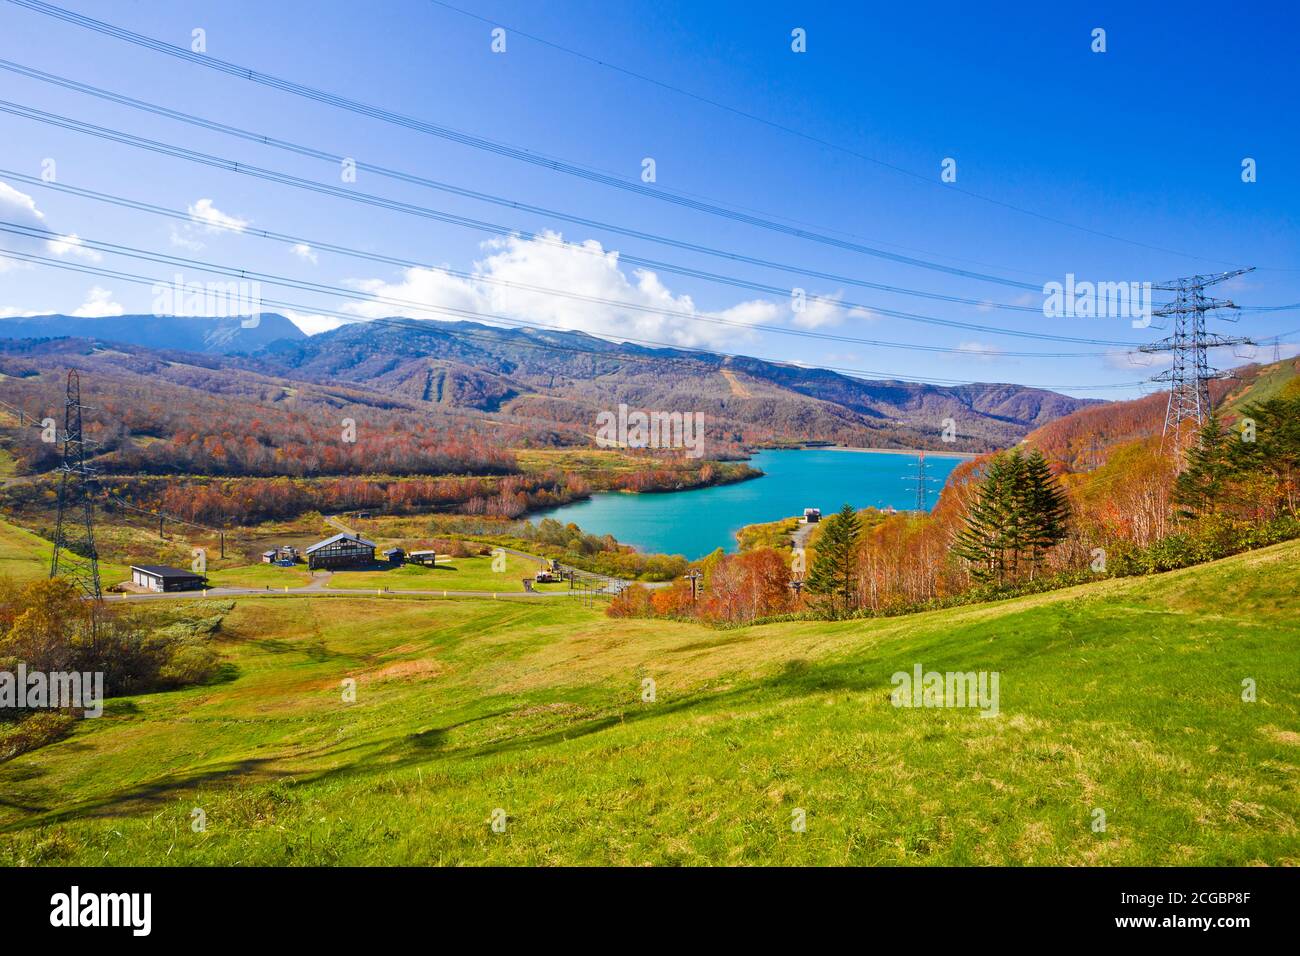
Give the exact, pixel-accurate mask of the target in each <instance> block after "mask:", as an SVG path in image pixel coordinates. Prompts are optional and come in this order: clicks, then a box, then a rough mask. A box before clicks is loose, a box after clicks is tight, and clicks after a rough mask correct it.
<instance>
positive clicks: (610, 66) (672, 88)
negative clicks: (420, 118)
mask: <svg viewBox="0 0 1300 956" xmlns="http://www.w3.org/2000/svg"><path fill="white" fill-rule="evenodd" d="M430 2H431V3H433V4H435V5H437V6H439V7H442V8H443V9H446V10H451V11H452V12H453V13H458V14H461V15H462V16H466V17H469V18H471V19H474V20H478V21H479V22H480V23H485V24H488V25H490V26H499V27H502V28H504V29H505V30H507V31H508V32H509V33H510V34H512V35H516V36H521V37H524V38H525V39H528V40H532V41H533V42H534V43H539V44H541V45H543V46H546V47H550V48H551V49H553V50H558V51H559V52H561V53H564V54H567V55H569V56H573V57H577V58H578V59H581V60H585V61H587V62H588V63H593V64H595V65H596V66H599V67H603V68H604V69H607V70H612V71H614V72H616V73H621V74H623V75H624V76H628V77H631V78H633V79H635V80H640V81H641V82H644V83H650V84H652V85H654V86H657V87H659V88H660V89H663V90H667V91H668V92H671V93H675V94H677V95H679V96H684V97H687V98H688V99H692V100H695V101H696V102H698V103H703V104H705V105H706V106H711V107H713V108H715V109H719V110H723V111H724V112H727V113H731V114H732V115H733V116H739V117H741V118H743V119H747V120H751V121H753V122H755V123H761V124H762V125H763V126H767V127H769V128H771V129H775V130H779V131H781V132H783V133H788V134H790V135H791V136H797V137H799V138H800V139H802V140H806V141H807V142H810V143H815V144H817V145H818V146H824V147H826V148H827V149H833V150H835V151H837V152H840V153H844V154H845V155H848V156H852V157H854V158H856V159H861V160H865V161H866V162H868V163H872V164H874V165H876V166H879V167H881V168H882V169H888V170H891V171H893V172H896V173H899V174H901V175H904V176H908V177H911V178H912V179H914V180H917V181H918V182H923V183H926V184H927V185H930V186H936V187H938V188H940V189H942V190H944V191H945V192H955V193H960V194H961V195H963V196H967V197H969V198H971V199H977V200H979V201H980V202H986V203H990V204H992V205H994V206H999V207H1001V208H1003V209H1009V210H1011V211H1012V212H1017V213H1021V214H1023V215H1026V216H1032V217H1034V218H1035V219H1041V220H1043V221H1044V222H1050V223H1053V224H1055V225H1058V226H1065V227H1066V228H1067V229H1076V230H1078V231H1080V232H1086V233H1088V234H1089V235H1093V236H1099V237H1101V238H1103V239H1112V240H1114V241H1116V242H1123V243H1126V244H1128V245H1131V246H1138V247H1141V248H1143V249H1151V250H1153V251H1155V252H1164V253H1167V254H1169V255H1175V256H1181V257H1183V258H1185V259H1199V260H1201V261H1203V262H1217V263H1220V264H1227V260H1223V259H1211V258H1208V257H1206V256H1198V255H1194V254H1192V253H1190V252H1180V251H1179V250H1177V249H1168V248H1165V247H1163V246H1157V245H1153V244H1151V243H1147V242H1139V241H1138V240H1135V239H1127V238H1125V237H1124V236H1119V235H1115V234H1114V233H1110V232H1104V231H1102V230H1098V229H1091V228H1089V227H1088V226H1081V225H1079V224H1078V223H1073V222H1068V221H1066V220H1064V219H1060V218H1057V217H1056V216H1049V215H1046V214H1044V213H1040V212H1037V211H1035V210H1033V209H1027V208H1025V207H1024V206H1017V205H1015V204H1014V203H1009V202H1006V201H1004V200H1001V199H995V198H993V197H992V196H985V195H983V194H981V193H977V192H975V191H973V190H970V189H966V188H965V187H962V186H958V185H956V184H955V183H942V182H940V181H938V180H937V179H936V178H935V177H934V176H933V175H927V174H925V173H918V172H916V170H913V169H908V168H907V167H905V166H899V165H897V164H895V163H890V162H887V161H885V160H882V159H879V158H878V157H875V156H871V155H869V154H867V153H864V152H862V151H861V150H857V149H854V148H853V147H851V146H845V145H844V144H842V143H836V142H834V141H832V140H829V139H825V138H824V137H821V136H816V135H814V134H812V133H808V132H805V131H804V130H800V129H796V128H794V127H792V126H787V125H786V124H784V123H779V122H777V121H776V120H772V119H769V118H767V117H765V116H760V115H758V114H757V113H751V112H749V111H748V110H743V109H740V108H738V107H735V106H729V105H728V104H726V103H722V102H720V101H718V100H715V99H712V98H710V97H708V96H704V95H702V94H700V93H696V92H693V91H691V90H688V89H685V88H684V87H681V86H677V85H675V84H672V83H667V82H665V81H663V80H660V79H657V78H656V77H653V76H649V75H647V74H645V73H640V72H637V71H636V70H631V69H628V68H627V67H624V66H620V65H618V64H616V63H612V62H610V61H609V60H605V59H602V58H599V57H595V56H591V55H590V54H587V53H583V52H581V51H579V50H575V49H573V48H572V47H567V46H564V45H563V44H561V43H556V42H555V41H553V40H548V39H545V38H544V37H541V36H538V35H537V34H535V33H529V32H528V31H525V30H521V29H519V28H518V27H515V26H509V25H508V24H505V23H503V22H502V21H500V20H496V19H490V18H488V17H484V16H480V15H479V14H477V13H474V12H472V11H470V10H464V9H461V8H460V7H457V6H454V5H452V4H450V3H447V2H445V0H430Z"/></svg>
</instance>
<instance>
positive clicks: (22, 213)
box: [0, 181, 46, 272]
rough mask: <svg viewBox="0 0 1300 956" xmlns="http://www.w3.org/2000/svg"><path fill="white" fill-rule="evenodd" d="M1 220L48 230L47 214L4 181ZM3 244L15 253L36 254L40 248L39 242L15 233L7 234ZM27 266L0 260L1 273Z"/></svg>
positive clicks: (0, 193) (0, 195)
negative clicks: (46, 223) (46, 224)
mask: <svg viewBox="0 0 1300 956" xmlns="http://www.w3.org/2000/svg"><path fill="white" fill-rule="evenodd" d="M0 218H3V219H5V220H6V221H8V222H12V223H14V224H15V225H19V226H33V227H35V228H37V229H44V228H46V226H45V213H43V212H41V211H40V210H39V209H37V208H36V200H34V199H32V197H31V196H29V195H27V194H26V193H22V192H19V191H18V190H17V189H14V188H13V187H12V186H10V185H9V184H8V183H6V182H3V181H0ZM3 244H4V246H5V247H6V248H8V249H11V250H13V251H14V252H34V251H36V248H37V246H38V242H37V240H34V239H31V238H27V237H24V236H19V235H16V234H14V233H6V234H5V235H4V239H3ZM26 266H28V263H25V262H21V261H19V260H17V259H5V258H0V272H5V271H7V270H9V269H20V268H24V267H26Z"/></svg>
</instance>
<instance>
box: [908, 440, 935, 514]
mask: <svg viewBox="0 0 1300 956" xmlns="http://www.w3.org/2000/svg"><path fill="white" fill-rule="evenodd" d="M903 480H904V481H914V482H916V510H917V511H920V512H925V511H928V510H929V484H930V482H931V481H933V480H934V479H933V478H930V477H929V476H928V475H927V474H926V465H925V452H921V453H920V455H919V456H918V457H917V459H916V474H915V475H907V476H904V478H903Z"/></svg>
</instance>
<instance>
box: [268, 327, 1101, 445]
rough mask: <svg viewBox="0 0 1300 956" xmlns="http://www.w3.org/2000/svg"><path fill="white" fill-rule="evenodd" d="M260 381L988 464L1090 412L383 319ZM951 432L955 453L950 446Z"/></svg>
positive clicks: (801, 370)
mask: <svg viewBox="0 0 1300 956" xmlns="http://www.w3.org/2000/svg"><path fill="white" fill-rule="evenodd" d="M248 361H249V362H250V363H252V364H253V365H254V366H255V367H257V368H258V369H259V370H261V371H265V372H271V373H274V374H279V375H292V376H303V377H305V378H308V379H310V380H313V381H328V380H340V381H346V382H349V383H353V384H359V385H366V386H369V387H381V388H383V389H385V390H390V391H393V392H397V393H400V394H403V395H405V396H408V397H422V398H424V399H425V400H432V401H439V402H444V403H448V402H449V403H451V404H457V405H460V406H462V407H477V408H480V409H482V410H484V411H497V410H503V411H508V412H511V413H513V414H515V415H519V416H522V417H534V418H542V419H546V420H549V421H555V422H557V423H562V424H567V425H575V426H579V427H582V426H584V424H585V423H590V422H592V421H594V416H595V414H596V412H597V411H598V410H603V409H608V408H611V407H614V406H617V405H618V404H620V403H626V404H628V405H629V406H631V407H634V408H647V409H660V410H669V411H672V410H677V411H699V412H703V413H704V414H705V416H706V417H707V418H709V419H711V420H712V421H714V422H715V424H716V425H717V426H718V428H719V429H720V430H721V431H722V433H724V434H728V435H730V436H731V437H732V438H733V439H734V440H736V441H744V442H746V443H754V442H761V441H764V440H782V441H801V440H818V441H830V442H837V443H841V444H859V445H879V446H880V447H921V448H935V449H944V448H946V449H948V450H964V451H983V450H989V449H991V448H997V447H1005V446H1006V445H1009V444H1013V443H1014V442H1016V441H1018V440H1019V439H1020V438H1022V437H1024V435H1025V434H1027V433H1028V432H1029V431H1030V430H1032V429H1034V428H1037V427H1039V426H1041V425H1044V424H1046V423H1047V422H1050V421H1053V420H1054V419H1056V418H1060V417H1061V416H1063V415H1068V414H1070V413H1072V412H1074V411H1077V410H1078V409H1081V408H1084V407H1086V406H1089V405H1094V404H1099V403H1098V402H1097V401H1096V400H1092V399H1079V398H1073V397H1070V396H1067V395H1061V394H1058V393H1056V392H1050V391H1046V390H1044V389H1036V388H1026V387H1024V386H1020V385H1012V384H977V385H959V386H939V385H927V384H923V383H916V382H902V381H892V380H884V381H869V380H865V379H859V378H855V377H853V376H850V375H844V374H841V373H839V372H834V371H830V370H828V369H821V368H809V367H804V366H799V365H792V364H787V363H781V362H772V361H768V360H765V359H759V358H752V357H748V356H731V355H722V354H718V353H712V352H701V351H693V350H687V349H671V348H650V347H646V346H641V345H633V344H628V343H616V342H611V341H609V340H607V339H602V338H597V337H595V336H592V335H588V334H586V333H583V332H571V331H570V332H561V331H550V330H538V329H530V328H525V329H518V328H502V327H499V326H489V325H481V324H478V323H474V322H427V321H416V320H405V319H387V320H384V321H382V322H380V323H356V324H352V325H346V326H342V327H340V328H337V329H334V330H332V331H330V332H325V333H322V334H320V335H315V336H311V337H308V338H304V339H301V340H295V341H280V342H276V343H274V344H272V345H269V346H268V347H267V348H265V349H263V350H262V351H261V352H259V353H257V354H255V355H252V356H250V357H249V360H248ZM946 419H952V421H953V424H954V426H955V430H956V434H957V440H956V441H955V442H952V443H946V442H943V441H942V438H941V436H942V433H943V431H944V426H945V420H946Z"/></svg>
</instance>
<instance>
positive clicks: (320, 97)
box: [9, 0, 1010, 284]
mask: <svg viewBox="0 0 1300 956" xmlns="http://www.w3.org/2000/svg"><path fill="white" fill-rule="evenodd" d="M9 2H11V3H14V4H16V5H18V6H21V7H25V8H27V9H28V10H31V11H33V12H36V13H41V14H45V15H46V16H50V17H54V18H56V19H60V20H64V21H66V22H68V23H72V24H75V25H77V26H80V27H84V28H86V29H89V30H93V31H95V32H97V33H101V34H103V35H105V36H110V37H114V38H115V39H119V40H124V41H126V42H128V43H131V44H134V45H136V46H140V47H143V48H145V49H148V50H153V51H154V52H157V53H165V54H167V55H169V56H173V57H176V58H178V59H181V60H185V61H186V62H188V63H193V64H196V65H198V66H202V67H205V68H207V69H211V70H215V71H217V72H219V73H224V74H226V75H228V76H233V77H236V78H238V79H241V80H248V81H250V82H253V83H257V84H259V85H261V86H266V87H269V88H271V89H276V90H279V91H281V92H285V93H290V94H293V95H295V96H299V97H303V98H305V99H309V100H314V101H316V102H319V103H323V104H325V105H327V106H332V107H334V108H336V109H342V110H346V111H348V112H352V113H356V114H358V115H361V116H366V117H369V118H371V119H377V120H380V121H381V122H385V123H389V124H391V125H395V126H400V127H403V128H405V129H409V130H413V131H415V132H419V133H423V134H426V135H430V136H436V137H439V138H441V139H445V140H447V141H450V142H454V143H458V144H460V145H464V146H470V147H473V148H474V149H478V150H482V151H485V152H489V153H493V154H495V155H499V156H503V157H506V158H509V159H512V160H517V161H519V162H524V163H529V164H531V165H534V166H539V167H542V168H544V169H549V170H552V171H554V172H559V173H564V174H565V175H569V176H574V177H577V178H580V179H584V180H587V181H589V182H594V183H599V184H601V185H604V186H609V187H612V188H615V189H620V190H624V191H626V192H630V193H634V194H636V195H640V196H645V197H648V198H651V199H655V200H659V201H661V202H667V203H672V204H675V205H677V206H680V207H683V208H687V209H691V210H693V211H696V212H703V213H707V214H709V215H712V216H716V217H719V218H723V219H728V220H731V221H734V222H739V223H742V224H745V225H750V226H755V227H758V228H762V229H766V230H769V231H772V232H778V233H783V234H785V235H789V236H792V237H794V238H798V239H805V240H808V241H810V242H817V243H821V244H824V245H828V246H832V247H836V248H840V249H844V250H847V251H851V252H858V253H861V254H864V255H870V256H878V257H881V258H885V259H889V260H890V261H893V262H898V263H900V264H904V265H914V266H917V267H919V268H937V269H940V270H942V271H949V269H950V267H946V266H941V265H939V264H938V263H933V262H927V261H926V260H923V259H917V258H914V257H911V256H904V255H900V254H898V253H891V252H886V251H885V250H883V249H876V248H873V247H870V246H865V245H862V244H860V243H856V242H849V241H847V240H844V239H837V238H835V237H834V236H830V235H827V234H825V233H822V232H814V231H812V230H808V229H803V228H799V227H795V226H790V225H787V224H785V223H782V222H778V221H776V220H774V219H770V218H765V217H762V216H756V215H753V214H751V213H747V212H743V211H740V210H736V209H731V208H727V207H725V206H722V205H718V204H716V203H712V202H705V201H702V200H698V199H693V198H691V197H689V196H687V195H684V194H681V193H674V192H670V191H665V190H662V189H659V188H657V187H655V188H652V187H650V186H649V185H647V184H645V183H642V182H640V181H638V180H628V179H624V178H622V177H619V176H613V175H610V174H609V173H604V172H601V171H599V170H596V169H592V168H590V167H586V166H581V165H578V164H575V163H571V162H568V161H565V160H561V159H558V158H556V157H551V156H545V155H542V154H540V153H537V152H535V151H533V150H528V149H523V148H521V147H517V146H512V145H510V144H508V143H503V142H498V141H495V140H491V139H488V138H487V137H483V136H477V135H475V134H472V133H467V132H465V131H463V130H457V129H453V128H452V127H448V126H442V125H439V124H436V123H431V122H428V121H426V120H421V119H418V118H416V117H412V116H407V115H405V114H402V113H397V112H395V111H393V110H389V109H385V108H383V107H379V106H374V105H371V104H367V103H362V102H359V101H357V100H352V99H348V98H347V97H343V96H339V95H338V94H336V93H330V92H329V91H327V90H322V89H318V88H315V87H311V86H306V85H304V84H301V83H297V82H295V81H293V80H289V79H286V78H283V77H277V76H274V75H272V74H269V73H263V72H261V71H260V70H254V69H252V68H250V67H246V66H240V65H239V64H237V63H231V62H229V61H226V60H222V59H220V58H218V57H213V56H209V55H208V54H206V53H195V52H194V51H192V50H189V49H186V48H185V47H180V46H176V45H174V44H171V43H166V42H164V41H162V40H157V39H155V38H153V37H149V36H145V35H144V34H141V33H136V32H134V31H132V30H127V29H126V28H124V27H119V26H117V25H115V24H111V23H107V22H105V21H102V20H96V19H94V18H93V17H88V16H85V15H84V14H79V13H76V12H74V11H71V10H65V9H63V8H62V7H57V6H55V5H53V4H50V3H45V2H43V0H9ZM953 274H957V275H966V276H967V277H969V278H983V279H984V281H990V282H993V281H1001V282H1003V284H1006V283H1007V282H1009V281H1010V280H998V279H995V278H989V277H982V276H981V275H980V274H979V273H974V272H968V271H966V270H956V271H954V272H953Z"/></svg>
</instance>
